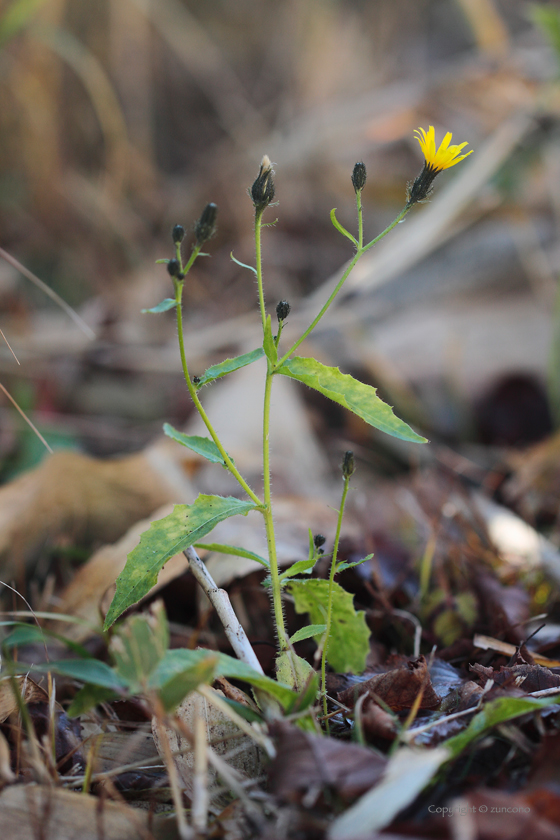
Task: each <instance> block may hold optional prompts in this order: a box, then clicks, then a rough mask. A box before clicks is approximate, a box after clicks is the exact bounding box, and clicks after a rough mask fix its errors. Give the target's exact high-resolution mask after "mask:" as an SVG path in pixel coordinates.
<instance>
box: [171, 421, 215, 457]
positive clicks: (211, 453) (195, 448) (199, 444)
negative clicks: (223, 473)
mask: <svg viewBox="0 0 560 840" xmlns="http://www.w3.org/2000/svg"><path fill="white" fill-rule="evenodd" d="M163 431H164V432H165V434H166V435H167V437H170V438H171V439H172V440H176V441H177V443H180V444H181V445H182V446H186V447H187V449H190V450H191V451H192V452H196V454H197V455H201V456H202V457H203V458H206V460H207V461H211V462H212V463H213V464H221V465H222V466H223V467H225V465H226V462H225V461H224V459H223V458H222V455H221V453H220V450H219V449H218V447H217V446H216V444H215V443H214V441H213V440H210V438H207V437H200V435H185V434H183V432H178V431H177V429H174V428H173V426H170V425H169V423H164V424H163Z"/></svg>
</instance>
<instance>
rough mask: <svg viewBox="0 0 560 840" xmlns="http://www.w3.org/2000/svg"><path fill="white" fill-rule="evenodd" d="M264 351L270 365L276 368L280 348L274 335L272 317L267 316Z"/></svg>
mask: <svg viewBox="0 0 560 840" xmlns="http://www.w3.org/2000/svg"><path fill="white" fill-rule="evenodd" d="M263 350H264V352H265V354H266V358H267V359H268V361H269V362H270V364H271V365H272V366H274V365H275V364H276V362H277V361H278V348H277V347H276V344H275V343H274V337H273V335H272V318H271V317H270V315H268V316H267V318H266V323H265V326H264V339H263Z"/></svg>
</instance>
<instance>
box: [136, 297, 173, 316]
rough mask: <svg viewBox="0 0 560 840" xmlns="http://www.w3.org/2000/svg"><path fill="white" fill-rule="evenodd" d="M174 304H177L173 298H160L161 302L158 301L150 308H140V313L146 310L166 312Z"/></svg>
mask: <svg viewBox="0 0 560 840" xmlns="http://www.w3.org/2000/svg"><path fill="white" fill-rule="evenodd" d="M175 306H177V301H176V300H174V299H173V298H165V300H162V302H161V303H158V304H157V305H156V306H152V308H151V309H142V314H143V315H144V314H145V313H146V312H155V313H157V312H168V311H169V310H170V309H173V308H174V307H175Z"/></svg>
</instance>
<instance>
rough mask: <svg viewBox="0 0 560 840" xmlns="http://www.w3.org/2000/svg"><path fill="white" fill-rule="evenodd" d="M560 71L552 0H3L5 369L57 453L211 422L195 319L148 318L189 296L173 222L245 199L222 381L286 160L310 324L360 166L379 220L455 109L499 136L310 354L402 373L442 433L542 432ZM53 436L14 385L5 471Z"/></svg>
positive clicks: (208, 312) (312, 412)
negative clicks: (264, 176) (256, 237)
mask: <svg viewBox="0 0 560 840" xmlns="http://www.w3.org/2000/svg"><path fill="white" fill-rule="evenodd" d="M559 68H560V13H559V10H558V6H557V4H556V3H553V2H552V3H549V4H546V3H541V4H538V5H535V4H532V3H528V2H524V0H414V2H410V0H368V2H366V1H365V0H284V2H276V3H263V2H258V0H236V2H228V1H227V0H211V2H199V0H97V2H95V3H84V2H81V0H4V2H3V3H2V4H1V5H0V102H1V111H0V115H1V116H0V248H2V254H1V256H2V258H1V259H0V327H1V329H2V332H3V333H4V336H5V338H6V339H7V341H8V342H9V344H10V346H11V348H12V350H13V353H14V354H15V356H17V360H18V361H19V363H20V364H17V362H16V359H15V358H14V355H13V354H12V352H11V351H10V349H9V347H8V346H7V345H6V344H5V343H4V342H2V343H1V344H0V372H1V377H0V382H1V383H2V385H3V387H4V388H5V389H7V391H8V392H9V394H10V395H11V396H12V397H13V399H14V400H15V401H16V402H17V403H18V405H19V406H20V407H21V409H22V410H24V411H25V413H26V414H27V416H28V418H29V419H30V420H31V421H32V422H33V423H34V424H35V425H36V426H37V427H38V428H39V430H40V431H41V432H42V434H43V435H44V436H45V438H46V439H47V440H48V441H49V443H50V445H51V446H52V447H53V448H57V447H59V448H60V447H69V448H75V449H80V450H82V451H85V452H87V453H90V454H93V455H98V456H108V455H114V454H118V453H129V452H134V451H137V450H141V449H142V448H143V447H145V446H146V445H147V444H149V443H150V442H151V441H152V440H154V438H157V437H158V436H159V435H161V427H162V423H163V422H164V421H168V422H171V423H173V424H175V425H176V426H181V425H184V424H185V423H186V422H187V421H188V419H189V413H190V405H189V399H188V394H187V392H186V389H185V387H184V385H183V386H182V385H181V381H182V380H181V373H180V367H179V358H178V351H177V343H176V334H175V324H174V316H173V312H168V313H164V314H159V315H153V314H141V310H142V308H146V307H150V306H153V305H155V304H156V303H158V302H159V301H160V300H161V299H162V298H164V297H166V296H168V295H169V293H170V291H171V286H170V283H169V278H168V276H167V273H166V271H165V267H164V266H162V265H156V264H155V261H156V260H157V259H161V258H164V257H171V256H172V255H173V247H172V243H171V235H170V232H171V229H172V227H173V225H175V224H177V223H181V224H183V225H184V226H185V228H187V229H188V230H189V231H190V230H192V225H193V223H194V221H195V220H196V219H197V218H198V216H199V215H200V213H201V211H202V209H203V207H204V206H205V204H206V203H207V202H208V201H214V202H215V203H216V204H217V205H218V207H219V218H218V222H219V225H218V226H219V230H218V233H217V235H216V237H215V239H214V240H213V241H212V242H210V243H209V246H208V250H209V252H210V254H211V257H210V258H205V259H201V260H199V261H198V262H197V264H196V265H195V268H194V269H193V271H192V273H191V275H190V276H189V280H188V283H187V284H186V337H187V347H188V352H189V358H190V360H191V370H192V372H193V373H195V374H196V373H200V372H202V371H203V370H204V368H205V367H206V366H208V365H209V364H212V363H214V362H217V361H220V360H221V359H222V358H224V357H225V356H226V355H235V354H237V353H239V352H244V351H246V350H250V349H253V348H254V347H256V346H257V345H258V344H259V343H260V340H259V335H258V332H259V330H258V327H259V318H258V313H257V310H256V292H255V286H254V283H253V276H252V274H251V273H250V272H248V271H247V270H246V269H243V268H241V267H240V266H239V265H238V264H236V263H235V262H233V261H232V259H231V257H230V254H231V253H232V252H233V254H234V256H235V257H236V259H238V260H240V261H242V262H247V263H251V262H252V261H253V241H252V211H253V208H252V204H251V201H250V199H249V198H248V196H247V188H248V187H249V186H250V185H251V183H252V181H253V180H254V178H255V177H256V174H257V172H258V167H259V163H260V160H261V157H262V155H263V154H264V153H266V154H268V155H269V156H270V158H271V159H272V160H273V161H274V163H275V169H276V178H275V181H276V196H277V199H278V202H279V203H278V205H277V207H273V208H272V209H269V210H268V211H267V219H265V220H267V221H269V222H274V220H275V219H276V217H277V222H276V224H275V226H274V227H271V228H267V229H266V231H265V234H264V262H265V269H266V272H265V281H266V287H267V301H268V306H269V310H271V311H273V307H275V305H276V302H277V301H278V300H280V299H281V298H285V299H288V300H289V301H290V303H291V304H292V313H293V314H292V315H291V316H290V319H289V321H290V322H289V324H288V327H287V329H286V333H287V334H288V338H289V336H290V335H293V337H294V338H295V337H296V335H297V331H298V330H301V329H302V328H303V327H304V326H305V325H306V324H307V323H308V322H309V320H310V317H311V315H312V314H313V313H314V312H315V311H316V309H317V308H318V305H320V304H321V303H322V302H323V301H324V300H325V299H326V297H327V295H328V290H329V288H331V287H332V284H333V282H336V278H337V276H339V273H340V271H341V269H342V268H343V266H344V264H345V262H346V261H347V260H348V259H349V258H350V257H351V256H352V250H351V244H350V243H349V242H348V240H346V239H344V238H343V237H342V236H340V234H338V233H337V232H336V231H335V230H334V228H333V227H332V225H331V223H330V220H329V212H330V210H331V209H332V208H333V207H336V208H337V215H338V218H339V219H340V220H341V222H342V223H343V224H345V225H346V226H347V227H349V228H350V229H351V230H353V229H354V226H355V224H356V221H355V216H356V211H355V200H354V193H353V189H352V185H351V182H350V175H351V172H352V168H353V165H354V163H355V162H356V161H358V160H363V161H364V162H365V164H366V167H367V170H368V182H367V186H366V188H365V191H364V199H363V200H364V206H365V220H366V221H365V229H366V236H368V237H369V238H372V237H373V236H375V235H376V234H377V233H379V232H380V231H381V230H382V229H383V228H384V227H385V226H386V225H387V224H388V223H389V222H390V221H391V220H392V219H393V218H394V217H395V215H396V214H397V213H398V212H399V211H400V209H401V208H402V206H403V204H404V201H405V193H406V185H407V182H408V181H410V180H412V179H413V178H414V177H415V176H416V174H417V173H418V171H419V170H420V168H421V166H422V162H423V161H422V156H421V152H420V149H419V147H418V144H417V142H416V140H415V139H414V136H413V130H414V129H415V128H417V127H418V126H424V127H426V128H427V127H428V126H429V125H434V126H435V128H436V137H437V139H438V142H439V140H441V139H442V137H443V134H444V133H445V132H446V131H448V130H449V131H452V132H453V142H457V143H460V142H463V141H465V140H466V141H468V142H469V143H470V146H469V148H470V147H472V148H473V149H474V150H475V153H474V154H473V155H471V156H470V157H469V158H468V159H467V160H466V161H465V162H463V163H462V164H461V165H460V166H458V167H456V168H453V169H450V170H449V171H447V172H445V173H443V174H442V175H440V176H439V178H438V180H437V181H436V186H435V192H434V196H433V198H432V200H431V202H430V203H429V204H426V205H423V206H417V207H416V208H415V209H414V210H413V212H412V213H411V214H410V215H409V216H408V217H407V219H406V222H405V223H404V224H402V225H400V226H399V227H398V228H397V229H396V230H395V231H394V232H393V233H392V234H391V235H390V236H388V237H387V238H386V239H385V240H384V241H383V243H382V244H380V246H379V247H377V248H375V249H372V251H371V252H369V253H368V255H367V257H365V258H364V259H363V261H362V262H361V263H360V264H359V266H358V268H357V269H356V271H355V273H354V274H353V275H352V277H351V280H350V281H349V283H348V287H347V291H346V292H345V294H344V295H343V296H342V298H341V301H340V304H339V305H338V306H337V307H336V308H335V309H334V310H333V312H332V313H331V314H330V316H329V317H328V318H327V319H325V322H324V324H322V326H321V328H320V329H319V330H318V331H317V333H316V335H314V337H313V340H312V341H309V342H308V343H307V345H306V346H305V347H304V353H303V354H304V355H306V354H311V353H314V354H315V355H317V356H318V357H319V358H320V359H321V360H322V361H323V362H325V363H327V364H333V365H340V367H341V369H342V370H344V371H345V372H351V373H354V374H355V375H357V376H359V377H361V378H362V379H363V380H364V381H367V382H370V383H371V384H375V385H378V386H379V387H380V393H381V394H382V395H383V396H384V397H386V398H387V399H388V401H389V402H390V403H391V404H392V405H394V406H395V408H396V411H397V412H398V413H399V414H400V415H401V416H402V417H403V418H404V419H406V420H407V421H409V422H411V423H413V424H414V425H415V428H417V429H420V430H421V431H423V432H424V433H426V434H427V435H428V436H430V437H431V438H432V439H435V440H440V441H445V442H446V443H447V444H450V445H453V446H455V447H459V448H461V447H463V449H464V448H465V447H467V448H468V447H471V449H468V451H469V452H471V451H474V450H473V447H475V448H476V447H481V446H500V447H501V446H523V445H526V444H527V443H531V442H535V441H538V440H540V439H541V438H543V437H545V436H546V435H547V434H549V433H550V432H551V430H552V429H553V428H554V427H555V425H556V423H557V421H558V420H559V419H560V381H559V371H560V340H559V335H560V333H558V331H557V328H556V324H557V322H558V320H559V319H558V311H559V310H558V306H557V303H556V301H557V299H558V295H557V282H558V281H557V278H558V270H559V268H560V247H559V246H560V240H559V235H558V220H559V214H560V198H559V196H560V190H559V189H558V187H559V184H560V144H559V140H560V123H559V116H560V86H559V84H558V78H559ZM185 247H186V248H187V249H188V248H189V247H190V246H189V242H188V240H186V244H185ZM19 264H20V265H21V266H24V267H25V268H26V269H27V270H28V272H32V273H33V274H34V275H35V276H37V277H38V278H40V280H42V281H43V282H44V283H46V284H47V285H48V286H49V287H50V289H52V290H53V291H54V292H56V293H57V294H58V295H60V296H61V297H62V298H63V299H64V300H65V301H66V302H67V303H68V304H70V305H71V306H72V307H74V308H75V310H76V311H77V312H78V313H79V315H80V317H81V318H82V319H83V320H84V321H85V323H87V325H88V326H89V328H90V329H91V330H93V332H94V333H95V338H92V337H91V335H89V334H88V333H87V332H85V331H84V330H83V329H81V328H80V326H79V324H77V323H76V322H75V321H74V320H72V319H71V318H70V317H69V316H68V314H67V313H65V312H64V311H62V310H61V309H60V308H59V307H58V306H57V304H56V303H55V302H54V301H53V300H52V299H51V298H49V297H48V296H47V295H46V294H45V293H44V291H43V290H41V289H40V288H38V287H37V285H36V284H35V283H34V282H32V280H30V279H29V278H28V277H26V276H24V274H23V273H22V271H21V268H20V265H19ZM290 331H291V332H290ZM288 338H287V340H288ZM220 387H221V385H220V384H217V385H215V386H213V388H214V389H218V388H220ZM242 387H243V384H242V381H241V380H240V384H239V388H241V389H242ZM241 393H243V392H241ZM298 394H299V396H298V399H299V400H302V399H305V401H306V412H307V414H308V417H309V418H310V422H311V425H312V427H313V429H314V431H315V433H316V434H317V435H318V436H319V438H320V440H321V441H322V442H323V444H324V445H325V448H326V451H327V452H328V453H329V454H330V455H331V456H332V459H333V463H335V461H336V459H337V458H339V453H340V450H341V448H342V449H345V448H347V447H348V445H349V444H351V445H352V446H354V447H358V448H360V447H361V449H359V451H360V453H361V455H362V457H364V458H366V459H367V458H370V459H371V460H373V461H374V462H375V463H377V465H378V466H381V467H383V466H384V465H386V458H387V456H386V454H383V453H382V452H381V451H378V452H377V454H376V442H375V441H376V438H375V436H374V435H372V433H371V430H369V429H368V428H366V427H365V426H362V425H361V423H358V422H357V421H356V420H355V419H354V418H352V417H349V416H348V415H346V414H345V413H344V412H343V411H342V410H340V411H339V410H338V407H337V406H333V405H330V404H327V403H326V402H324V401H322V399H320V398H319V397H317V396H312V395H310V393H309V392H308V393H306V394H304V393H303V389H301V390H298ZM241 399H242V400H244V399H245V397H242V398H241ZM247 400H249V396H247ZM260 400H261V396H260V394H259V403H258V404H257V405H255V411H260ZM218 425H220V423H219V421H218ZM226 437H227V434H226ZM464 451H467V450H466V449H464ZM44 453H45V449H44V447H43V445H42V444H41V442H40V441H39V439H38V438H37V436H36V435H35V434H33V433H32V432H31V430H30V429H29V427H28V426H27V424H26V423H25V421H24V420H23V419H22V417H21V416H20V414H19V413H18V412H17V411H16V409H15V408H14V407H13V406H12V404H11V403H10V401H9V400H8V398H7V396H6V395H5V394H4V393H2V395H0V477H1V478H3V479H7V478H10V477H12V476H14V475H16V474H18V473H19V472H20V471H21V470H23V469H25V468H26V467H29V466H31V465H33V464H35V463H37V462H38V460H40V459H41V458H42V457H43V455H44ZM384 459H385V460H384Z"/></svg>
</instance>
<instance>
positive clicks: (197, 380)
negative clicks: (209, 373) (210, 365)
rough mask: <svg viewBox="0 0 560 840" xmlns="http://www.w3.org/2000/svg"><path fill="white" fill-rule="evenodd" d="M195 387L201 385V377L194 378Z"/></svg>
mask: <svg viewBox="0 0 560 840" xmlns="http://www.w3.org/2000/svg"><path fill="white" fill-rule="evenodd" d="M192 381H193V385H200V376H193V379H192Z"/></svg>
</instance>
